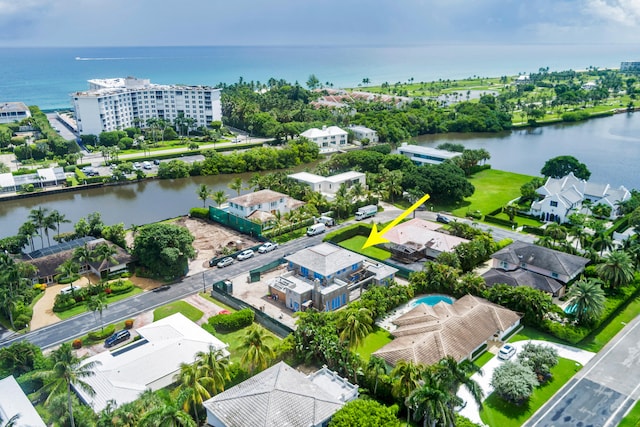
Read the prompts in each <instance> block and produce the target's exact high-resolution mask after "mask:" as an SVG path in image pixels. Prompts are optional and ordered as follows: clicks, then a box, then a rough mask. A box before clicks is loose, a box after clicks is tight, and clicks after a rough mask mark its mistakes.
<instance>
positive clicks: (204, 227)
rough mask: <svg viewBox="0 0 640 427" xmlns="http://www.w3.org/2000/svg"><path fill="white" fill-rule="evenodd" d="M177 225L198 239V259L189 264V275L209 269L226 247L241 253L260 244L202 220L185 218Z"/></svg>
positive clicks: (179, 220)
mask: <svg viewBox="0 0 640 427" xmlns="http://www.w3.org/2000/svg"><path fill="white" fill-rule="evenodd" d="M175 223H176V224H177V225H181V226H183V227H186V228H187V229H188V230H189V231H190V232H191V234H193V235H194V236H195V238H196V239H195V241H194V242H193V247H194V248H195V249H196V259H195V260H193V261H191V262H190V263H189V274H194V273H197V272H200V271H203V270H205V269H207V268H208V267H209V260H210V259H211V258H213V257H216V256H220V255H221V254H222V249H223V248H225V247H227V248H230V249H233V250H234V251H236V250H238V251H239V250H242V249H244V248H248V247H250V246H255V245H256V244H258V243H259V242H258V241H257V240H254V239H251V238H250V237H249V236H246V235H244V234H241V233H239V232H237V231H234V230H232V229H230V228H225V227H223V226H221V225H219V224H216V223H214V222H209V221H205V220H202V219H197V218H189V217H187V216H184V217H182V218H180V219H178V220H177V221H176V222H175Z"/></svg>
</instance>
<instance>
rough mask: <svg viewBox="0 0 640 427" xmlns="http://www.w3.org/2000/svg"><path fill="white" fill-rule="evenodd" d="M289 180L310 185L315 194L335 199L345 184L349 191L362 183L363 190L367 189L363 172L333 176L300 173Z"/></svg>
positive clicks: (350, 172)
mask: <svg viewBox="0 0 640 427" xmlns="http://www.w3.org/2000/svg"><path fill="white" fill-rule="evenodd" d="M287 177H288V178H291V179H295V180H296V181H298V182H300V183H302V184H305V185H308V186H309V187H311V189H312V190H313V191H315V192H318V193H321V194H322V195H324V196H326V197H327V198H333V197H335V195H336V192H337V191H338V190H339V189H340V186H341V185H342V184H344V185H345V186H346V187H347V189H349V188H351V187H352V186H353V185H355V184H356V183H360V185H362V188H363V189H364V188H366V187H367V175H366V174H364V173H362V172H356V171H347V172H344V173H340V174H337V175H332V176H320V175H316V174H313V173H309V172H298V173H294V174H291V175H287Z"/></svg>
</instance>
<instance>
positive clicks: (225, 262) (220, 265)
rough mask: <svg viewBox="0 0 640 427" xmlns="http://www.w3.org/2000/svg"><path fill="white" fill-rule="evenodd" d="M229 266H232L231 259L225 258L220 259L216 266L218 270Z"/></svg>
mask: <svg viewBox="0 0 640 427" xmlns="http://www.w3.org/2000/svg"><path fill="white" fill-rule="evenodd" d="M231 264H233V258H231V257H226V258H222V259H221V260H220V261H219V262H218V264H216V265H217V266H218V268H224V267H226V266H228V265H231Z"/></svg>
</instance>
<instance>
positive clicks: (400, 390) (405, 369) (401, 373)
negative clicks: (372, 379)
mask: <svg viewBox="0 0 640 427" xmlns="http://www.w3.org/2000/svg"><path fill="white" fill-rule="evenodd" d="M422 371H423V369H422V367H421V366H418V365H414V364H413V363H412V362H407V361H406V360H401V361H399V362H398V363H397V364H396V366H395V367H394V368H393V370H392V371H391V378H392V383H391V393H392V394H393V396H394V397H395V398H396V399H398V400H400V401H402V402H404V403H405V406H406V407H407V424H408V423H409V418H410V415H411V407H410V406H409V405H408V402H407V399H408V397H409V396H411V393H413V391H414V390H415V389H416V388H418V386H419V385H420V377H421V373H422Z"/></svg>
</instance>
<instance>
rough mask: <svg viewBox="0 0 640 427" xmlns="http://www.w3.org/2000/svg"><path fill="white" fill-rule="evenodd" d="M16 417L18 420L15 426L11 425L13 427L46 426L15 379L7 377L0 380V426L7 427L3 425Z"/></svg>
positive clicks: (10, 376)
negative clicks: (0, 424) (17, 416)
mask: <svg viewBox="0 0 640 427" xmlns="http://www.w3.org/2000/svg"><path fill="white" fill-rule="evenodd" d="M16 415H19V418H18V420H17V421H16V422H15V424H11V425H12V426H14V427H45V426H46V424H45V423H44V421H42V418H40V415H38V411H36V408H34V407H33V405H32V404H31V401H30V400H29V398H28V397H27V395H26V394H24V391H22V388H20V385H19V384H18V382H17V381H16V379H15V378H13V376H12V375H9V376H8V377H6V378H3V379H1V380H0V420H2V425H3V426H4V425H9V424H5V423H7V422H8V421H9V420H10V419H11V418H12V417H14V416H16Z"/></svg>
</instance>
